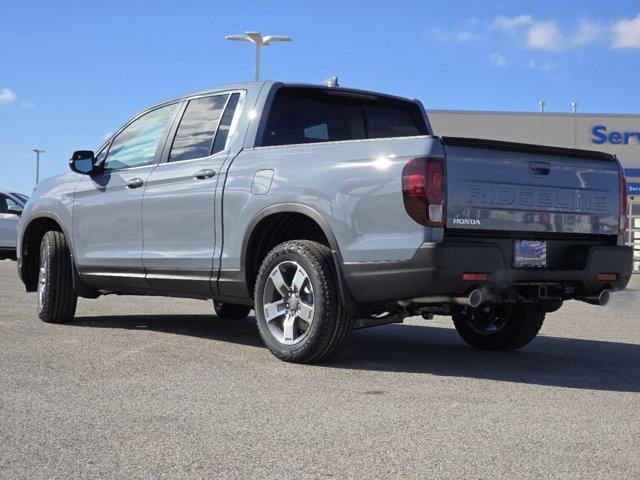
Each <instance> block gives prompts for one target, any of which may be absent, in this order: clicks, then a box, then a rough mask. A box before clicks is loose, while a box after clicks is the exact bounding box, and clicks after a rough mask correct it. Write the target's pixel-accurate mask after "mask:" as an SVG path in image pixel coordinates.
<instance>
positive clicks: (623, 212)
mask: <svg viewBox="0 0 640 480" xmlns="http://www.w3.org/2000/svg"><path fill="white" fill-rule="evenodd" d="M618 178H619V179H620V181H619V183H620V189H619V190H620V235H624V233H625V232H626V231H627V227H628V226H629V217H628V213H629V212H628V210H629V205H628V204H627V202H628V193H627V179H626V178H624V173H622V172H621V173H619V174H618Z"/></svg>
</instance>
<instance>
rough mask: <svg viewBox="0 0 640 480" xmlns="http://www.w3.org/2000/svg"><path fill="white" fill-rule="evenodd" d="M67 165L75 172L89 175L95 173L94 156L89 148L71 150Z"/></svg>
mask: <svg viewBox="0 0 640 480" xmlns="http://www.w3.org/2000/svg"><path fill="white" fill-rule="evenodd" d="M69 167H70V168H71V170H73V171H74V172H76V173H80V174H82V175H91V174H93V173H96V171H97V169H96V157H95V155H94V153H93V152H92V151H91V150H78V151H76V152H73V155H72V156H71V160H69Z"/></svg>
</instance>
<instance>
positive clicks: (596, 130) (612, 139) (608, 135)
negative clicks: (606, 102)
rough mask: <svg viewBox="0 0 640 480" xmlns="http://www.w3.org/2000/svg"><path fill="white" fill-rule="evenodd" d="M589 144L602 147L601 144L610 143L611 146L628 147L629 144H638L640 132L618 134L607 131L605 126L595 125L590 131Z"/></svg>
mask: <svg viewBox="0 0 640 480" xmlns="http://www.w3.org/2000/svg"><path fill="white" fill-rule="evenodd" d="M591 134H592V135H593V137H592V138H591V143H595V144H597V145H602V144H603V143H611V144H613V145H629V144H630V143H636V144H637V143H638V142H640V132H632V131H629V132H618V131H607V126H606V125H595V126H594V127H593V128H592V129H591Z"/></svg>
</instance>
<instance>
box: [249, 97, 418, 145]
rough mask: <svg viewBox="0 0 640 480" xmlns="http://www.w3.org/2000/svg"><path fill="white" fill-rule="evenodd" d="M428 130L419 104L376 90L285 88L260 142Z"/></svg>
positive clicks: (406, 134) (330, 139) (275, 101)
mask: <svg viewBox="0 0 640 480" xmlns="http://www.w3.org/2000/svg"><path fill="white" fill-rule="evenodd" d="M426 134H428V131H427V126H426V123H425V120H424V117H423V115H422V112H421V110H420V108H419V107H418V105H417V104H416V103H414V102H411V101H407V100H401V99H396V98H391V97H385V96H381V95H375V94H361V93H355V92H354V93H352V92H348V91H344V90H331V89H321V88H301V87H282V88H280V89H279V90H278V91H277V92H276V95H275V97H274V99H273V103H272V105H271V109H270V111H269V116H268V118H267V121H266V126H265V130H264V134H263V137H262V143H261V145H262V146H276V145H296V144H304V143H317V142H336V141H342V140H364V139H372V138H394V137H410V136H417V135H426Z"/></svg>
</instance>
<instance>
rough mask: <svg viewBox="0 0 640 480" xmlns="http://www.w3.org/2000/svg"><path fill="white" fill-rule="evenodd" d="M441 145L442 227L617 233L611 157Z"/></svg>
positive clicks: (466, 143)
mask: <svg viewBox="0 0 640 480" xmlns="http://www.w3.org/2000/svg"><path fill="white" fill-rule="evenodd" d="M442 142H443V144H444V146H445V151H446V159H447V160H446V182H447V183H446V186H447V222H446V225H447V228H448V229H461V230H465V231H479V230H480V231H482V230H488V231H497V232H510V233H511V232H531V233H536V232H550V233H567V234H569V233H570V234H594V235H595V234H597V235H616V234H617V232H618V226H619V218H620V216H619V212H618V210H619V192H618V189H619V183H618V182H619V179H618V173H619V172H618V163H617V161H616V159H615V157H613V156H611V155H608V154H604V153H599V152H590V151H585V150H573V149H564V148H555V147H545V146H537V145H523V144H516V143H509V142H498V141H492V140H476V139H470V138H454V137H443V138H442Z"/></svg>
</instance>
